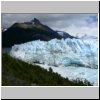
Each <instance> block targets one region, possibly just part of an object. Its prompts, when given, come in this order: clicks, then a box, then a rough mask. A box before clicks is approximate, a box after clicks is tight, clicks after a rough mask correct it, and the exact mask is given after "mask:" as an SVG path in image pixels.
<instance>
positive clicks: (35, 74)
mask: <svg viewBox="0 0 100 100" xmlns="http://www.w3.org/2000/svg"><path fill="white" fill-rule="evenodd" d="M2 85H3V86H91V85H92V84H90V82H88V81H87V80H85V81H84V82H82V81H80V80H79V79H77V80H73V81H70V80H69V79H68V78H63V77H61V76H60V75H59V74H57V73H54V72H53V71H52V69H51V68H50V69H49V71H47V70H45V69H43V68H41V67H40V66H37V65H31V64H27V63H25V62H23V61H20V60H17V59H14V58H12V57H10V56H9V55H7V54H3V55H2Z"/></svg>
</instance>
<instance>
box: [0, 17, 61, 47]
mask: <svg viewBox="0 0 100 100" xmlns="http://www.w3.org/2000/svg"><path fill="white" fill-rule="evenodd" d="M54 38H57V39H61V38H62V36H60V35H59V34H58V33H57V32H56V31H54V30H53V29H51V28H49V27H48V26H46V25H43V24H42V23H41V22H40V21H39V20H38V19H36V18H34V20H32V21H30V22H24V23H14V24H13V25H12V26H11V27H9V28H8V29H7V30H5V31H3V32H2V46H3V47H10V46H12V45H14V44H20V43H25V42H28V41H32V40H38V39H40V40H43V41H49V40H51V39H54Z"/></svg>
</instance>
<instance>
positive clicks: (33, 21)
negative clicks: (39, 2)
mask: <svg viewBox="0 0 100 100" xmlns="http://www.w3.org/2000/svg"><path fill="white" fill-rule="evenodd" d="M31 22H32V23H34V24H40V21H39V20H38V19H37V18H34V20H31Z"/></svg>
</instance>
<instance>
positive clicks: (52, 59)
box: [10, 38, 98, 83]
mask: <svg viewBox="0 0 100 100" xmlns="http://www.w3.org/2000/svg"><path fill="white" fill-rule="evenodd" d="M10 55H11V56H12V57H14V58H17V59H20V60H23V61H25V62H28V63H30V64H34V63H38V64H43V65H47V66H54V67H53V69H55V68H56V71H57V68H58V69H59V68H65V70H68V69H70V71H74V70H72V69H73V68H74V67H75V68H76V69H82V70H83V69H84V68H85V70H89V69H90V70H95V72H94V71H90V72H91V73H93V75H94V76H98V39H75V38H73V39H70V38H67V39H61V40H58V39H52V40H50V41H48V42H47V41H40V40H35V41H31V42H27V43H23V44H16V45H14V46H12V49H11V51H10ZM75 71H76V72H73V73H80V70H78V71H77V70H75ZM57 72H58V73H59V71H57ZM64 72H66V71H64V70H62V74H61V75H62V76H63V73H64ZM87 72H88V73H89V71H84V73H87ZM71 73H72V72H71ZM88 73H87V74H86V75H87V78H88V77H92V76H89V75H90V74H88ZM94 73H95V74H94ZM96 73H97V74H96ZM69 75H70V74H69ZM91 75H92V74H91ZM65 76H66V75H65ZM67 76H68V74H67ZM72 76H73V77H74V74H72ZM78 76H79V77H80V75H78ZM94 76H93V77H94ZM81 78H85V79H86V76H85V75H82V77H81ZM93 80H94V81H95V80H97V79H96V77H95V79H92V81H91V80H90V81H91V82H94V81H93ZM95 82H96V83H97V81H95ZM95 82H94V83H95Z"/></svg>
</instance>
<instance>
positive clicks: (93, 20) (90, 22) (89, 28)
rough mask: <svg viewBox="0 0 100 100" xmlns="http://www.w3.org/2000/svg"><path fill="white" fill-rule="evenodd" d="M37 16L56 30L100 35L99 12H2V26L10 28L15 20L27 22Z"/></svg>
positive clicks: (74, 33) (81, 34) (80, 34)
mask: <svg viewBox="0 0 100 100" xmlns="http://www.w3.org/2000/svg"><path fill="white" fill-rule="evenodd" d="M34 18H37V19H39V20H40V21H41V23H43V24H45V25H48V26H49V27H51V28H52V29H54V30H60V31H65V32H67V33H69V34H71V35H73V36H76V34H77V33H79V36H83V35H84V34H87V35H90V36H97V35H98V15H97V14H2V27H4V28H8V27H10V26H11V25H12V24H13V23H15V22H25V21H30V20H32V19H34Z"/></svg>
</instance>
